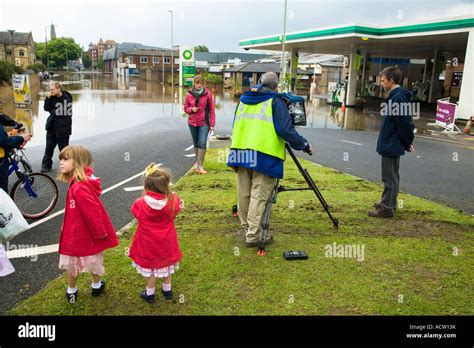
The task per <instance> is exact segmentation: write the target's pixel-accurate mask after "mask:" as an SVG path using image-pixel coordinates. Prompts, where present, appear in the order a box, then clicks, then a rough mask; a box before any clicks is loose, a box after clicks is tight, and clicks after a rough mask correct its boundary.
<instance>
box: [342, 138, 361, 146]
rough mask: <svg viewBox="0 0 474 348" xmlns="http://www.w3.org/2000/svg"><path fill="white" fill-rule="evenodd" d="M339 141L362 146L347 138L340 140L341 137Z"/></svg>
mask: <svg viewBox="0 0 474 348" xmlns="http://www.w3.org/2000/svg"><path fill="white" fill-rule="evenodd" d="M339 141H342V142H344V143H349V144H354V145H359V146H362V144H360V143H355V142H353V141H349V140H341V139H339Z"/></svg>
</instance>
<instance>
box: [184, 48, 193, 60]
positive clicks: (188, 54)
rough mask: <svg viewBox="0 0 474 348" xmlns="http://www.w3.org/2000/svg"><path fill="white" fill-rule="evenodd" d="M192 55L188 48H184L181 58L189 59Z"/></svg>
mask: <svg viewBox="0 0 474 348" xmlns="http://www.w3.org/2000/svg"><path fill="white" fill-rule="evenodd" d="M192 57H193V53H192V52H191V51H190V50H186V51H184V52H183V58H184V59H186V60H189V59H191V58H192Z"/></svg>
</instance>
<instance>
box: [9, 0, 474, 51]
mask: <svg viewBox="0 0 474 348" xmlns="http://www.w3.org/2000/svg"><path fill="white" fill-rule="evenodd" d="M473 4H474V0H443V1H440V0H413V1H406V0H392V1H384V0H368V1H356V0H352V1H351V0H335V1H333V0H331V1H328V0H306V1H302V0H288V22H287V31H288V32H289V31H295V30H304V29H309V28H318V27H323V26H330V25H338V24H345V23H362V24H373V25H381V24H400V23H403V22H407V21H413V20H430V19H437V18H445V17H452V16H460V15H469V14H471V15H472V14H473V13H474V5H473ZM168 10H172V11H173V18H174V44H175V45H193V46H194V45H198V44H204V45H206V46H208V47H209V49H210V50H211V51H233V52H239V51H242V50H240V49H239V40H241V39H245V38H250V37H257V36H265V35H271V34H276V33H281V32H282V31H283V10H284V0H241V1H232V0H231V1H225V0H204V1H203V0H198V1H190V0H175V1H164V0H127V1H123V0H94V1H92V0H75V1H70V0H55V1H52V0H0V30H7V29H14V30H16V31H20V32H29V31H30V30H31V31H32V33H33V38H34V40H35V41H41V42H43V41H44V36H45V33H44V31H45V26H46V25H49V24H51V22H54V24H55V25H56V33H57V34H58V36H67V37H73V38H74V39H75V40H76V42H78V43H79V44H80V45H81V46H83V47H85V48H87V47H88V44H89V42H91V41H92V42H94V43H96V42H97V41H98V40H99V38H100V37H102V38H103V39H104V40H106V39H113V40H115V41H117V42H124V41H133V42H140V43H143V44H145V45H153V46H159V47H170V45H171V20H170V18H171V14H170V13H169V12H168ZM48 39H49V28H48Z"/></svg>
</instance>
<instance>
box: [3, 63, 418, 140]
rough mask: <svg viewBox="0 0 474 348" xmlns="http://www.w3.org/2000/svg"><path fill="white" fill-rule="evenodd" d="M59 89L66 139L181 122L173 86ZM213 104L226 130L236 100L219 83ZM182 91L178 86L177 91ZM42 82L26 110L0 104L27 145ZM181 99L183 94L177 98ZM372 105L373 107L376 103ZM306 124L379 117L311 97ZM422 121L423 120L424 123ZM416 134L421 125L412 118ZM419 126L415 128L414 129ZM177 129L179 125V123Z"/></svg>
mask: <svg viewBox="0 0 474 348" xmlns="http://www.w3.org/2000/svg"><path fill="white" fill-rule="evenodd" d="M54 80H55V81H59V82H60V83H61V84H62V85H63V87H64V89H65V90H67V91H69V92H70V93H71V94H72V96H73V100H74V102H73V133H72V136H71V140H73V141H74V140H78V139H82V138H86V137H90V136H96V135H100V134H106V133H110V132H114V131H119V130H123V129H127V128H130V127H132V126H137V125H140V124H143V123H146V122H149V121H152V120H156V127H159V125H160V119H164V118H176V122H182V121H183V119H184V117H185V114H184V113H183V112H182V110H180V109H181V108H180V106H179V103H178V99H179V88H175V90H174V95H172V91H171V87H170V86H166V89H165V90H163V86H162V85H161V84H160V83H157V82H151V81H145V80H144V79H140V78H138V77H136V78H127V79H114V78H113V77H112V76H110V75H104V74H100V73H66V72H60V73H59V75H55V76H54ZM210 89H211V90H212V93H213V95H214V97H215V103H216V132H217V133H218V134H231V130H232V120H233V116H234V111H235V107H236V105H237V102H238V99H237V98H234V96H233V93H232V91H229V90H225V89H224V88H223V87H222V86H217V87H215V86H210ZM186 91H187V90H183V94H185V93H186ZM47 93H48V84H47V83H43V85H42V86H41V90H39V91H36V93H33V103H32V104H31V105H30V108H26V109H21V108H16V107H15V105H14V104H13V101H10V102H7V103H5V104H3V105H1V106H0V111H2V112H4V113H5V114H7V115H9V116H12V117H13V118H15V119H17V120H19V121H21V122H22V123H24V124H26V125H27V128H28V130H30V131H31V132H32V134H33V135H34V137H33V138H32V140H31V142H30V144H29V146H30V147H34V146H44V144H45V138H46V131H45V130H44V125H45V123H46V119H47V117H48V113H47V112H45V111H44V110H43V104H44V99H45V98H46V96H47ZM183 100H184V97H183ZM374 105H377V104H376V103H375V104H374ZM306 112H307V126H306V127H302V128H318V129H345V130H366V131H367V130H368V131H378V129H379V127H380V122H381V117H380V113H379V111H378V110H377V106H375V107H374V106H372V107H371V108H366V109H364V110H360V109H354V108H347V109H346V110H345V111H343V110H342V108H341V107H336V106H331V105H327V104H326V100H325V99H315V100H314V101H312V102H307V103H306ZM424 122H425V123H426V121H424ZM415 123H416V124H417V127H418V131H419V133H421V132H423V129H424V128H423V124H422V122H420V121H419V120H418V121H417V120H415ZM420 125H421V128H420ZM183 127H185V125H184V123H183Z"/></svg>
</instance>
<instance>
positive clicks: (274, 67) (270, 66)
mask: <svg viewBox="0 0 474 348" xmlns="http://www.w3.org/2000/svg"><path fill="white" fill-rule="evenodd" d="M224 71H225V72H241V73H266V72H268V71H272V72H275V73H277V74H279V73H280V63H254V62H248V63H245V64H240V65H236V66H234V67H232V68H230V69H226V70H224ZM296 73H297V74H305V75H307V74H312V73H313V69H308V70H302V69H297V71H296Z"/></svg>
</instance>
